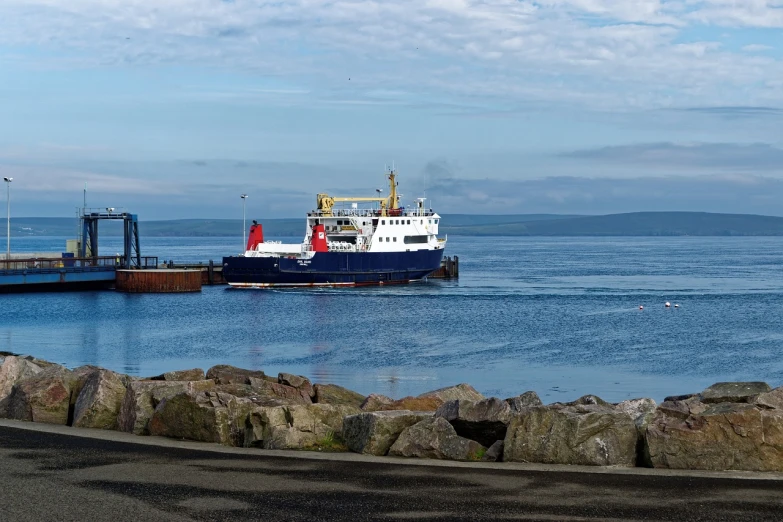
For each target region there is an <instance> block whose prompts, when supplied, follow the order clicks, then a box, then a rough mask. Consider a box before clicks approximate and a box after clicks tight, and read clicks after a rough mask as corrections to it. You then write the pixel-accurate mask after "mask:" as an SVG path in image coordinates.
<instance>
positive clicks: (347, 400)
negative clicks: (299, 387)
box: [315, 384, 365, 408]
mask: <svg viewBox="0 0 783 522" xmlns="http://www.w3.org/2000/svg"><path fill="white" fill-rule="evenodd" d="M364 399H365V397H364V395H362V394H360V393H356V392H355V391H351V390H349V389H347V388H343V387H342V386H337V385H336V384H316V385H315V402H317V403H320V404H334V405H342V406H354V407H356V408H361V406H362V403H363V402H364Z"/></svg>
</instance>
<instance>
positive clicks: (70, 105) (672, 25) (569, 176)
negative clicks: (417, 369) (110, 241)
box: [0, 0, 783, 219]
mask: <svg viewBox="0 0 783 522" xmlns="http://www.w3.org/2000/svg"><path fill="white" fill-rule="evenodd" d="M781 28H783V1H781V0H743V1H742V2H740V1H734V0H671V1H667V0H540V1H529V0H484V1H477V0H418V1H414V0H397V1H394V2H390V1H382V0H367V1H363V0H362V1H360V0H355V1H350V0H343V1H326V0H290V1H286V2H265V1H261V0H233V1H221V0H157V1H152V0H70V1H68V2H63V1H61V0H3V1H2V2H0V170H1V171H2V172H3V173H4V174H3V175H10V176H13V177H14V182H13V185H12V190H13V195H12V205H13V213H14V215H17V216H69V215H72V214H73V212H74V209H75V208H76V207H77V206H80V204H81V200H82V189H83V187H84V183H85V182H86V183H87V186H88V204H89V205H94V206H113V207H125V208H128V209H129V210H131V211H133V212H136V213H138V214H139V215H140V217H141V219H167V218H199V217H201V218H218V217H237V216H241V200H240V199H239V194H241V193H243V192H245V193H248V194H250V198H249V199H248V201H247V205H248V215H249V216H254V217H258V218H264V217H273V216H274V217H297V216H301V214H302V213H303V212H304V211H306V210H309V209H311V208H312V207H313V205H314V201H315V194H316V193H317V192H329V193H334V194H344V195H360V194H368V195H372V194H374V189H375V188H378V187H380V186H382V184H383V171H384V166H385V165H387V164H391V163H392V162H394V163H395V165H396V166H397V167H398V169H399V174H400V190H401V192H402V193H403V200H405V199H406V198H407V199H410V200H412V199H413V198H415V197H418V196H419V195H421V193H422V192H423V190H424V188H425V186H426V187H427V195H428V196H429V197H431V198H432V202H433V205H434V207H435V208H436V209H438V210H439V211H440V212H443V213H448V212H469V213H493V214H501V213H540V212H554V213H586V214H602V213H611V212H628V211H634V210H640V211H641V210H645V211H646V210H701V211H714V212H749V213H760V214H771V215H783V138H782V136H783V132H781V131H783V36H782V35H783V32H781Z"/></svg>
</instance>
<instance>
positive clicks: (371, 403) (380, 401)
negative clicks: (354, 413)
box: [360, 393, 394, 411]
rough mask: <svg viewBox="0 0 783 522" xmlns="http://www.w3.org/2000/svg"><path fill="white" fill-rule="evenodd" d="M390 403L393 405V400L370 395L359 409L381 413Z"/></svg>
mask: <svg viewBox="0 0 783 522" xmlns="http://www.w3.org/2000/svg"><path fill="white" fill-rule="evenodd" d="M392 403H394V399H392V398H391V397H387V396H385V395H378V394H375V393H371V394H370V395H368V396H367V398H366V399H364V402H362V405H361V406H360V408H361V410H362V411H381V410H383V409H385V407H386V406H389V405H391V404H392Z"/></svg>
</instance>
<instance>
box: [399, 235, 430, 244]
mask: <svg viewBox="0 0 783 522" xmlns="http://www.w3.org/2000/svg"><path fill="white" fill-rule="evenodd" d="M404 242H405V244H406V245H410V244H415V243H426V242H427V236H405V239H404Z"/></svg>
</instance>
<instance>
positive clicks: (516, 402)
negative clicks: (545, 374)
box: [506, 391, 543, 411]
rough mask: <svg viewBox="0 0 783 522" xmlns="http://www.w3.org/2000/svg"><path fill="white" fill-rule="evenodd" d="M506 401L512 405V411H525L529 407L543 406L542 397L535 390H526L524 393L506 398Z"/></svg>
mask: <svg viewBox="0 0 783 522" xmlns="http://www.w3.org/2000/svg"><path fill="white" fill-rule="evenodd" d="M506 402H507V403H508V405H509V406H511V411H524V410H526V409H528V408H535V407H536V406H542V405H543V403H542V402H541V398H540V397H539V396H538V394H537V393H536V392H534V391H526V392H525V393H523V394H522V395H517V396H516V397H511V398H508V399H506Z"/></svg>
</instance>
